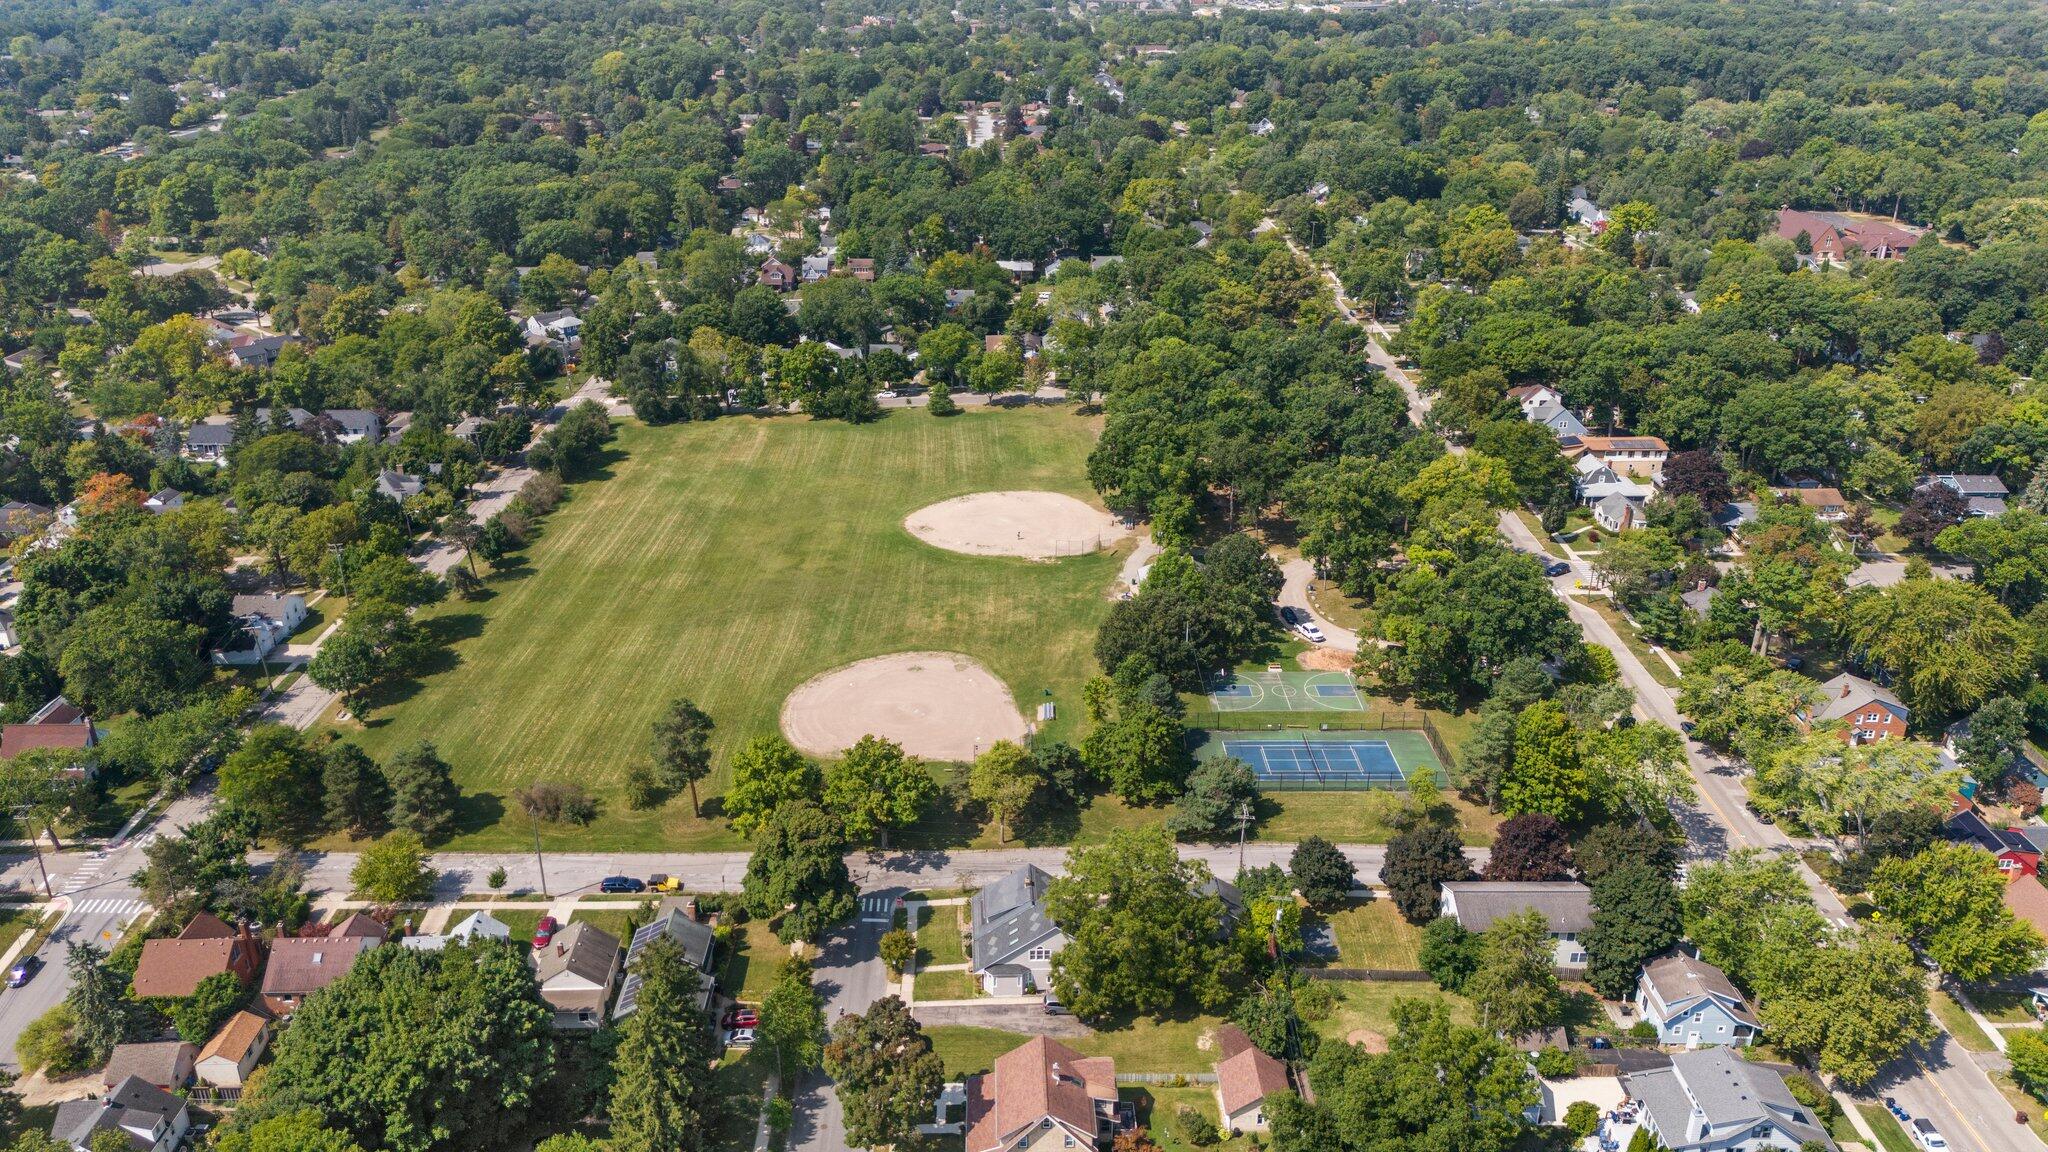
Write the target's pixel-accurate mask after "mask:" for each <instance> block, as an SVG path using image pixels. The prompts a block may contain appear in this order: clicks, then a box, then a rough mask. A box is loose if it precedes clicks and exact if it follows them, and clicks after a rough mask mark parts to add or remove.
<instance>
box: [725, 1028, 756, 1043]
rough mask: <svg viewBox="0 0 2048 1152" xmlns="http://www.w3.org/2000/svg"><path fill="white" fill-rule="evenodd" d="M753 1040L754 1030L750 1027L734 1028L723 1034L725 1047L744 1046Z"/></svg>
mask: <svg viewBox="0 0 2048 1152" xmlns="http://www.w3.org/2000/svg"><path fill="white" fill-rule="evenodd" d="M753 1042H754V1030H753V1029H752V1028H734V1029H733V1030H732V1031H730V1032H727V1033H726V1034H725V1046H726V1047H727V1048H745V1047H747V1046H749V1045H751V1044H752V1043H753Z"/></svg>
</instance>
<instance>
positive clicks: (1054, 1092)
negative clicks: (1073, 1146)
mask: <svg viewBox="0 0 2048 1152" xmlns="http://www.w3.org/2000/svg"><path fill="white" fill-rule="evenodd" d="M1115 1099H1116V1062H1115V1061H1113V1060H1111V1059H1110V1058H1108V1057H1106V1056H1094V1057H1084V1056H1082V1055H1081V1054H1080V1053H1078V1052H1076V1051H1074V1050H1073V1049H1072V1048H1069V1047H1067V1046H1066V1045H1065V1044H1062V1043H1060V1042H1059V1041H1057V1040H1054V1039H1051V1038H1050V1037H1046V1036H1037V1037H1033V1038H1032V1039H1031V1040H1030V1041H1028V1042H1026V1043H1025V1044H1023V1045H1022V1046H1021V1047H1017V1048H1013V1049H1011V1050H1010V1051H1008V1052H1006V1053H1004V1054H1003V1055H1001V1056H999V1057H997V1058H996V1062H995V1067H994V1069H993V1070H992V1071H991V1072H989V1074H988V1075H986V1076H976V1077H974V1078H973V1079H972V1080H970V1081H969V1088H968V1100H967V1152H992V1150H994V1149H998V1148H1003V1147H1007V1146H1008V1145H1009V1144H1010V1143H1011V1142H1012V1140H1013V1138H1014V1137H1015V1135H1016V1134H1017V1133H1019V1132H1022V1131H1026V1130H1028V1129H1032V1128H1036V1127H1037V1126H1038V1125H1039V1123H1040V1122H1041V1121H1044V1120H1051V1121H1052V1122H1053V1123H1055V1124H1058V1125H1060V1126H1061V1127H1064V1128H1066V1129H1067V1130H1068V1131H1070V1132H1072V1133H1073V1134H1074V1136H1075V1138H1076V1139H1077V1140H1079V1141H1080V1142H1082V1143H1083V1144H1084V1145H1089V1146H1092V1145H1093V1144H1094V1142H1095V1134H1096V1123H1095V1117H1096V1107H1095V1105H1096V1101H1098V1100H1102V1101H1114V1100H1115Z"/></svg>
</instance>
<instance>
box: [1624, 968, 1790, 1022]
mask: <svg viewBox="0 0 2048 1152" xmlns="http://www.w3.org/2000/svg"><path fill="white" fill-rule="evenodd" d="M1643 982H1644V983H1646V984H1648V985H1649V986H1650V988H1651V990H1652V991H1654V992H1655V993H1656V994H1657V999H1659V1000H1662V1001H1663V1002H1664V1005H1665V1007H1667V1008H1672V1009H1676V1008H1679V1007H1681V1006H1683V1005H1686V1004H1690V1003H1692V1002H1693V1001H1695V1000H1700V999H1706V998H1712V999H1716V1000H1721V1001H1725V1002H1726V1004H1727V1006H1728V1011H1729V1014H1730V1015H1732V1016H1734V1017H1735V1018H1736V1019H1737V1020H1740V1021H1742V1022H1743V1023H1745V1024H1749V1025H1752V1026H1755V1027H1761V1026H1762V1024H1761V1023H1760V1022H1759V1021H1758V1020H1757V1018H1756V1014H1755V1013H1753V1012H1751V1011H1750V1010H1749V1004H1748V1002H1747V1001H1745V1000H1744V999H1743V998H1742V993H1741V992H1740V991H1738V990H1736V987H1735V985H1734V983H1733V982H1731V981H1730V980H1729V979H1728V974H1727V973H1725V972H1723V971H1721V970H1720V969H1719V968H1716V967H1714V966H1713V965H1712V964H1709V963H1707V962H1706V961H1705V960H1701V959H1700V958H1699V957H1697V956H1688V955H1686V954H1685V953H1683V952H1667V953H1665V954H1664V955H1662V956H1659V957H1657V958H1656V959H1654V960H1652V961H1650V962H1649V963H1648V964H1645V965H1643Z"/></svg>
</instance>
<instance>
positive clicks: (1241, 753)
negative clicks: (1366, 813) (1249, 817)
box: [1223, 738, 1403, 784]
mask: <svg viewBox="0 0 2048 1152" xmlns="http://www.w3.org/2000/svg"><path fill="white" fill-rule="evenodd" d="M1223 753H1224V755H1226V756H1234V757H1236V758H1237V759H1239V760H1242V761H1244V762H1245V763H1246V764H1249V765H1251V769H1252V774H1253V775H1255V776H1257V777H1258V778H1259V779H1261V780H1286V781H1317V782H1324V783H1335V782H1364V781H1369V782H1372V783H1382V784H1399V783H1402V782H1403V777H1402V775H1401V766H1400V764H1399V763H1397V762H1396V761H1395V759H1394V752H1393V749H1391V748H1389V747H1388V746H1387V742H1386V741H1384V740H1342V741H1339V740H1315V741H1303V740H1288V739H1284V738H1282V739H1258V740H1228V739H1226V740H1224V741H1223Z"/></svg>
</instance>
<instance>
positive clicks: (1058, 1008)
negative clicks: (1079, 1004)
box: [1045, 992, 1074, 1016]
mask: <svg viewBox="0 0 2048 1152" xmlns="http://www.w3.org/2000/svg"><path fill="white" fill-rule="evenodd" d="M1045 1014H1046V1015H1047V1016H1072V1015H1073V1014H1074V1011H1073V1009H1071V1008H1069V1007H1067V1006H1066V1005H1065V1004H1062V1003H1060V1002H1059V1001H1057V1000H1055V999H1053V998H1052V993H1050V992H1047V993H1046V994H1045Z"/></svg>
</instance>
